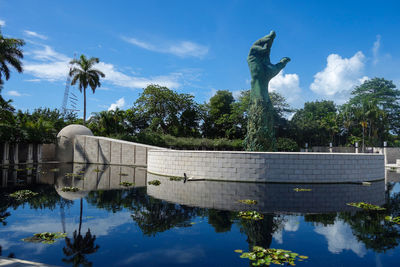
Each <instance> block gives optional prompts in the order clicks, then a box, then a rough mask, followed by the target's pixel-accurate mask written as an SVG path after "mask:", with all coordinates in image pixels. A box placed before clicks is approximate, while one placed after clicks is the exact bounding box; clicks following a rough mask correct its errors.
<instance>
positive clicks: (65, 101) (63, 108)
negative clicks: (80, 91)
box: [61, 53, 78, 115]
mask: <svg viewBox="0 0 400 267" xmlns="http://www.w3.org/2000/svg"><path fill="white" fill-rule="evenodd" d="M75 58H76V54H75V53H74V59H75ZM71 70H72V64H70V65H69V72H70V71H71ZM69 72H68V74H67V81H66V82H65V90H64V98H63V102H62V106H61V112H62V114H63V115H65V114H66V113H67V111H68V110H72V111H78V110H77V109H76V101H78V98H77V97H76V95H75V94H74V93H71V94H72V95H73V97H71V106H72V109H68V108H67V104H68V98H69V88H70V86H71V77H70V76H69Z"/></svg>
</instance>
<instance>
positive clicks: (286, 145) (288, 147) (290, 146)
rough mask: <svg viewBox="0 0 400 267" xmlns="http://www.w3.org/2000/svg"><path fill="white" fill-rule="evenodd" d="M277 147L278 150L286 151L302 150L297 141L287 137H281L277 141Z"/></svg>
mask: <svg viewBox="0 0 400 267" xmlns="http://www.w3.org/2000/svg"><path fill="white" fill-rule="evenodd" d="M276 149H277V151H285V152H298V151H300V148H299V146H298V145H297V143H296V141H294V140H293V139H290V138H286V137H280V138H278V139H277V141H276Z"/></svg>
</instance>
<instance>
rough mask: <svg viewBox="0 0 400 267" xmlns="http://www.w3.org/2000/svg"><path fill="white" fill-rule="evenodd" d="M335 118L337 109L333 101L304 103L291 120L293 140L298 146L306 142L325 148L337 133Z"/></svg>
mask: <svg viewBox="0 0 400 267" xmlns="http://www.w3.org/2000/svg"><path fill="white" fill-rule="evenodd" d="M336 116H337V109H336V106H335V104H334V103H333V101H326V100H325V101H315V102H306V103H305V104H304V108H302V109H299V110H298V111H297V112H296V113H295V114H294V116H293V118H292V120H291V125H292V127H293V129H294V133H295V134H294V136H293V138H294V139H295V140H296V141H297V143H298V144H299V145H300V146H303V145H304V143H306V142H307V143H310V144H311V145H323V146H326V145H327V144H328V143H329V142H331V141H332V140H333V137H334V135H335V133H336V132H338V130H337V128H336V126H335V123H336Z"/></svg>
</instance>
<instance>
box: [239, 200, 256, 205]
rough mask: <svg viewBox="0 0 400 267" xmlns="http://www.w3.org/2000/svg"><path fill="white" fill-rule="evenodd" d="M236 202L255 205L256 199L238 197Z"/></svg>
mask: <svg viewBox="0 0 400 267" xmlns="http://www.w3.org/2000/svg"><path fill="white" fill-rule="evenodd" d="M238 202H240V203H243V204H247V205H256V204H257V200H252V199H240V200H238Z"/></svg>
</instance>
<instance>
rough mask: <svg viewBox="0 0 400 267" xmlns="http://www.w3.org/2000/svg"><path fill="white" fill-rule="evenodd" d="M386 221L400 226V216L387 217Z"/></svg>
mask: <svg viewBox="0 0 400 267" xmlns="http://www.w3.org/2000/svg"><path fill="white" fill-rule="evenodd" d="M385 220H386V221H389V222H392V223H397V224H400V216H398V217H392V216H386V217H385Z"/></svg>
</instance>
